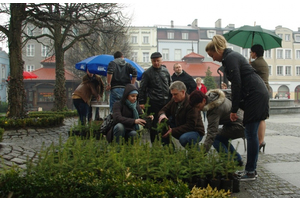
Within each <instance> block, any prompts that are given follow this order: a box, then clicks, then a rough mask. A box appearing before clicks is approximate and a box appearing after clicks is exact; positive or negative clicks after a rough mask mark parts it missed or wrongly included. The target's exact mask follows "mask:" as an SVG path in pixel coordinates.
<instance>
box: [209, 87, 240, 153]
mask: <svg viewBox="0 0 300 200" xmlns="http://www.w3.org/2000/svg"><path fill="white" fill-rule="evenodd" d="M206 95H207V97H208V98H207V102H206V105H205V106H204V108H203V111H207V121H208V125H207V132H206V133H207V136H206V139H205V142H204V147H205V148H206V150H207V151H208V150H209V149H210V147H211V145H212V144H213V142H214V140H215V137H216V136H217V135H218V134H221V135H222V136H224V137H226V138H228V139H236V138H241V137H244V136H245V134H244V127H243V111H242V110H241V109H239V110H238V112H237V115H238V119H237V120H236V121H234V122H233V121H231V120H230V113H231V105H232V104H231V101H230V100H229V99H227V98H226V96H225V93H224V92H223V91H222V90H220V89H213V90H209V91H208V92H207V94H206ZM219 125H223V127H222V128H223V130H232V129H233V128H230V129H226V127H233V126H236V127H237V128H235V130H236V131H235V132H228V131H220V130H219Z"/></svg>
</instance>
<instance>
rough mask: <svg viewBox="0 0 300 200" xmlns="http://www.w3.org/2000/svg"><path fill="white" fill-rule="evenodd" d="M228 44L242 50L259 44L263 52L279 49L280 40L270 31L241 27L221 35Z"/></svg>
mask: <svg viewBox="0 0 300 200" xmlns="http://www.w3.org/2000/svg"><path fill="white" fill-rule="evenodd" d="M223 36H224V37H225V39H226V40H227V42H228V43H231V44H235V45H237V46H239V47H242V48H251V47H252V46H253V45H254V44H260V45H262V46H263V47H264V50H268V49H272V48H276V47H281V41H282V39H281V38H280V37H279V36H278V35H276V34H275V33H274V32H272V31H270V30H266V29H263V28H261V27H260V26H242V27H240V28H237V29H234V30H231V31H229V32H228V33H225V34H223Z"/></svg>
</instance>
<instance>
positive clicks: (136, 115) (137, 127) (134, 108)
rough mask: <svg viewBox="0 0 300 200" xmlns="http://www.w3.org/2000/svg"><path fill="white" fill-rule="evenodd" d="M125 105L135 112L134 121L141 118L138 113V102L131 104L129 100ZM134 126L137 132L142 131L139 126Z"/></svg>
mask: <svg viewBox="0 0 300 200" xmlns="http://www.w3.org/2000/svg"><path fill="white" fill-rule="evenodd" d="M125 103H126V105H127V106H128V107H129V108H130V109H131V110H132V111H133V117H134V119H138V118H139V113H138V111H137V109H136V102H134V103H131V102H130V101H129V100H128V99H126V101H125ZM134 126H135V130H139V129H140V127H139V125H138V124H135V125H134Z"/></svg>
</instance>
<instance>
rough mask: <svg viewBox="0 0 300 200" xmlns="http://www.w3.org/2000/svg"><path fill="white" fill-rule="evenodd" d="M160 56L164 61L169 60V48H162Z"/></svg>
mask: <svg viewBox="0 0 300 200" xmlns="http://www.w3.org/2000/svg"><path fill="white" fill-rule="evenodd" d="M162 58H163V60H165V61H168V60H169V49H162Z"/></svg>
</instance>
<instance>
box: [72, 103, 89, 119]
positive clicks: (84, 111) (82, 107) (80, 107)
mask: <svg viewBox="0 0 300 200" xmlns="http://www.w3.org/2000/svg"><path fill="white" fill-rule="evenodd" d="M73 104H74V106H75V108H76V110H77V112H78V115H79V119H80V121H81V125H85V122H86V117H87V116H88V113H89V105H88V104H87V103H85V102H84V101H83V100H82V99H73Z"/></svg>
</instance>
